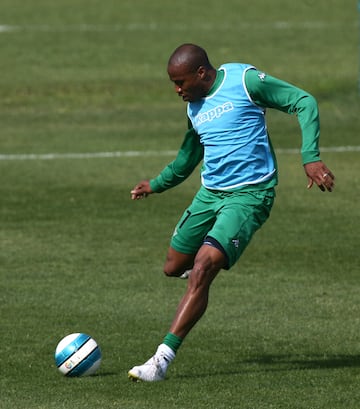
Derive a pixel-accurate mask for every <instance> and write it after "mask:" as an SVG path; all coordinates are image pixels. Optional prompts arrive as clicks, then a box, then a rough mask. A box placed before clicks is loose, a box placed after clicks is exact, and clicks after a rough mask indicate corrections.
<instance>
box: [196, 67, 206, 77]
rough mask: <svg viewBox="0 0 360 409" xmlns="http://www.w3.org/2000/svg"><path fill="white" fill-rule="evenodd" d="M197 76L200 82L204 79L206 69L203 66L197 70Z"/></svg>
mask: <svg viewBox="0 0 360 409" xmlns="http://www.w3.org/2000/svg"><path fill="white" fill-rule="evenodd" d="M197 74H198V76H199V78H200V79H202V80H203V79H205V78H206V69H205V67H204V66H203V65H200V67H199V68H198V69H197Z"/></svg>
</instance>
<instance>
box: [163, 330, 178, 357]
mask: <svg viewBox="0 0 360 409" xmlns="http://www.w3.org/2000/svg"><path fill="white" fill-rule="evenodd" d="M182 342H183V340H182V338H180V337H178V336H177V335H175V334H172V333H171V332H168V333H167V335H166V337H165V338H164V341H163V344H165V345H167V346H168V347H170V348H171V349H172V350H173V351H174V355H175V354H176V352H177V350H178V349H179V347H180V345H181V343H182Z"/></svg>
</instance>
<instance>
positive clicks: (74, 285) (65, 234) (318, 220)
mask: <svg viewBox="0 0 360 409" xmlns="http://www.w3.org/2000/svg"><path fill="white" fill-rule="evenodd" d="M357 21H358V11H357V4H356V1H346V2H343V1H340V0H327V1H325V0H316V1H315V0H314V1H311V0H304V1H303V2H300V3H298V2H296V3H295V2H290V1H288V0H273V1H267V0H254V1H253V2H248V1H244V0H236V1H235V0H225V1H224V2H218V1H213V0H208V1H204V0H200V1H198V2H194V1H189V0H183V1H182V2H179V3H177V2H166V1H165V0H158V1H156V2H154V1H148V0H132V1H129V0H121V1H117V0H103V1H100V0H88V1H85V0H71V1H70V0H59V1H57V2H55V1H50V0H29V1H27V2H24V1H20V0H11V1H10V0H2V1H1V3H0V49H1V57H0V73H1V75H0V125H1V128H0V174H1V187H0V189H1V190H0V205H1V213H0V217H1V219H0V220H1V228H0V334H1V337H0V339H1V345H0V409H61V408H73V409H80V408H89V409H95V408H96V409H110V408H119V409H120V408H121V409H155V408H156V409H173V408H178V409H187V408H194V409H195V408H196V409H222V408H223V409H232V408H234V409H235V408H236V409H265V408H266V409H268V408H273V409H285V408H286V409H297V408H303V409H320V408H324V409H325V408H326V409H338V408H344V409H358V408H359V405H360V403H359V402H360V305H359V294H360V282H359V272H360V267H359V264H360V263H359V253H358V251H359V245H360V208H359V197H360V176H359V175H360V151H359V146H360V144H359V130H360V115H359V112H360V96H359V91H358V71H359V69H358V43H359V42H358V40H359V38H358V37H359V36H358V25H357ZM190 41H191V42H196V43H199V44H200V45H202V46H204V47H205V48H206V49H207V50H208V52H209V55H210V57H211V60H212V62H213V64H214V65H215V66H218V65H220V64H221V63H223V62H228V61H242V62H249V63H252V64H254V65H256V66H257V67H258V68H260V69H262V70H265V71H267V72H269V73H271V74H272V75H274V76H278V77H280V78H282V79H285V80H288V81H289V82H294V83H296V84H297V85H299V86H301V87H302V88H305V89H306V90H308V91H310V92H311V93H313V94H314V95H315V96H316V97H317V99H318V101H319V105H320V112H321V122H322V139H321V146H322V147H323V148H324V152H323V154H322V158H323V160H324V161H325V162H326V163H327V165H328V166H329V167H330V168H331V169H332V170H333V172H334V173H335V175H336V177H337V186H336V190H335V191H334V192H333V193H331V194H325V193H322V192H320V190H318V189H315V188H314V189H312V190H310V191H309V190H307V189H306V178H305V176H304V173H303V170H302V166H301V163H300V155H298V154H294V153H288V152H289V151H288V150H289V149H294V148H299V146H300V132H299V128H298V125H297V121H296V119H295V118H292V117H289V116H286V115H285V114H282V113H278V112H271V111H269V112H268V124H269V130H270V134H271V135H272V140H273V144H274V145H275V148H276V149H277V151H278V161H279V167H280V184H279V186H278V189H277V192H278V196H277V201H276V203H275V207H274V210H273V213H272V216H271V218H270V220H269V222H268V223H267V224H266V225H265V226H264V227H263V229H262V230H261V231H259V232H258V233H257V235H256V236H255V238H254V240H253V242H252V243H251V245H250V246H249V248H248V249H247V251H246V252H245V254H244V256H243V257H242V259H241V261H240V262H239V263H238V264H237V265H236V266H235V267H234V268H233V269H231V270H230V271H227V272H225V271H223V272H222V273H221V274H220V275H219V277H218V278H217V280H216V281H215V283H214V284H213V288H212V291H211V299H210V305H209V309H208V311H207V313H206V315H205V316H204V317H203V319H202V320H201V321H200V322H199V324H198V325H197V326H196V327H195V328H194V330H193V331H192V332H191V334H190V335H189V337H188V338H187V339H186V341H185V342H184V344H183V346H182V348H181V350H180V351H179V353H178V356H177V358H176V360H175V361H174V363H173V365H172V366H171V367H170V369H169V371H168V376H167V380H166V381H165V382H162V383H155V384H144V383H132V382H130V381H129V380H128V379H127V371H128V369H129V368H131V367H132V366H133V365H135V364H140V363H142V362H143V361H145V360H146V359H148V358H149V357H150V356H151V355H152V354H153V352H154V350H155V348H156V346H157V345H158V343H159V342H161V340H162V338H163V336H164V335H165V334H166V332H167V330H168V326H169V324H170V322H171V319H172V316H173V313H174V311H175V308H176V306H177V303H178V300H179V299H180V297H181V295H182V294H183V292H184V289H185V285H186V283H185V282H184V281H182V280H176V279H169V278H165V276H163V274H162V265H163V261H164V257H165V253H166V249H167V246H168V242H169V238H170V235H171V233H172V230H173V227H174V225H175V223H176V221H177V219H178V217H179V216H180V215H181V213H182V211H183V209H184V208H185V206H186V205H187V204H188V203H189V201H190V200H191V198H192V196H193V194H194V192H195V191H196V189H197V187H198V186H199V178H198V173H197V172H195V173H194V175H193V176H192V177H191V178H190V179H189V180H188V181H186V182H185V183H184V184H183V185H182V186H180V187H177V188H175V189H173V190H171V191H168V192H166V193H163V194H161V195H153V196H151V197H150V198H149V199H147V200H144V201H139V202H133V201H131V200H130V189H131V188H132V187H133V186H134V185H135V184H136V183H137V182H138V181H139V180H140V179H142V178H148V177H152V176H155V175H156V174H157V172H158V171H160V170H161V169H162V168H163V167H164V166H165V165H166V164H167V163H168V161H170V160H172V159H173V156H172V155H171V153H167V152H166V151H173V150H176V149H177V148H178V146H179V144H180V143H181V141H182V138H183V133H184V130H185V127H186V117H185V105H184V104H183V103H182V101H181V100H179V99H177V97H176V95H175V94H174V91H173V88H172V86H171V84H170V82H169V80H168V78H167V75H166V63H167V59H168V56H169V54H170V53H171V52H172V50H173V49H174V48H175V47H176V46H178V45H179V44H181V43H183V42H190ZM337 147H350V148H349V149H348V150H346V149H340V150H337V149H336V148H337ZM351 147H352V148H351ZM325 148H326V149H325ZM128 151H136V152H139V155H138V156H120V157H100V158H99V157H88V158H81V159H80V158H79V157H76V156H75V157H74V156H71V155H73V154H83V153H90V154H93V155H94V154H97V153H99V152H128ZM151 152H155V153H153V154H151ZM156 152H160V153H159V154H156ZM146 153H147V154H146ZM149 153H150V154H149ZM46 154H57V155H60V156H58V157H55V158H54V157H52V159H49V157H47V156H42V155H46ZM21 155H25V156H21ZM29 155H34V156H29ZM61 155H63V156H61ZM46 158H47V159H46ZM72 332H86V333H89V334H90V335H92V336H93V337H94V338H95V339H96V340H97V342H98V343H99V344H100V347H101V349H102V353H103V361H102V366H101V368H100V370H99V372H98V373H97V375H96V376H92V377H88V378H78V379H68V378H65V377H63V376H62V375H61V374H60V373H59V372H58V370H57V369H56V366H55V362H54V351H55V348H56V345H57V343H58V342H59V340H60V339H61V338H62V337H64V336H65V335H67V334H70V333H72Z"/></svg>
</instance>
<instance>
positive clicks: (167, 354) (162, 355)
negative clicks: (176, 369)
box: [155, 344, 175, 373]
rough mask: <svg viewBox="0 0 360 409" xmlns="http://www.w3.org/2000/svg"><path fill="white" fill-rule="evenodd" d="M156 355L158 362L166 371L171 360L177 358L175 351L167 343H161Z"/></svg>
mask: <svg viewBox="0 0 360 409" xmlns="http://www.w3.org/2000/svg"><path fill="white" fill-rule="evenodd" d="M155 356H156V357H157V358H158V362H159V364H160V366H161V369H162V370H163V371H164V373H165V372H166V370H167V367H168V366H169V364H170V363H171V361H172V360H173V359H174V358H175V352H174V351H173V350H172V349H171V348H170V347H168V346H167V345H165V344H160V345H159V346H158V349H157V350H156V354H155Z"/></svg>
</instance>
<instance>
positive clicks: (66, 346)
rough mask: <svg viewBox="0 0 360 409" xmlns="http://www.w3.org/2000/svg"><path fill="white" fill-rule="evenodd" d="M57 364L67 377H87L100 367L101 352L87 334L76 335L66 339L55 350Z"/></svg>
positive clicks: (68, 336) (78, 333)
mask: <svg viewBox="0 0 360 409" xmlns="http://www.w3.org/2000/svg"><path fill="white" fill-rule="evenodd" d="M55 362H56V366H57V368H58V369H59V371H60V372H61V373H62V374H63V375H65V376H87V375H92V374H94V373H95V372H96V371H97V370H98V369H99V367H100V363H101V350H100V348H99V346H98V344H97V343H96V341H95V340H94V339H93V338H92V337H90V336H89V335H87V334H84V333H80V332H77V333H74V334H70V335H67V336H66V337H64V338H63V339H62V340H61V341H60V342H59V343H58V345H57V347H56V350H55Z"/></svg>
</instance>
